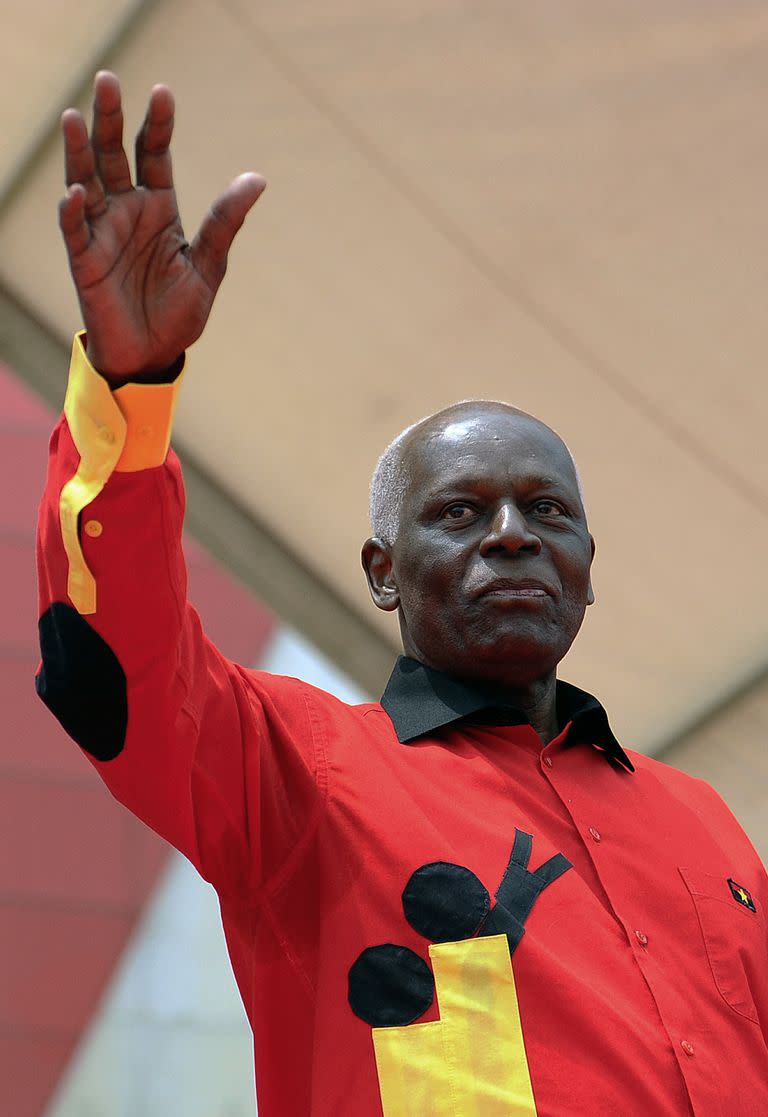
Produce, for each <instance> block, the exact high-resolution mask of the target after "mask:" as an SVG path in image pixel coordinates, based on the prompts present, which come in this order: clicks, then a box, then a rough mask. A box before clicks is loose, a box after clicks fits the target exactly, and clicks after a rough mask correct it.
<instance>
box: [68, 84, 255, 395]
mask: <svg viewBox="0 0 768 1117" xmlns="http://www.w3.org/2000/svg"><path fill="white" fill-rule="evenodd" d="M173 113H174V102H173V95H172V93H171V91H170V89H168V87H167V86H163V85H156V86H155V87H154V88H153V90H152V94H151V96H150V100H149V106H148V108H147V115H146V117H145V119H144V123H143V125H142V127H141V129H140V131H139V134H138V136H137V137H136V183H135V185H134V183H133V182H132V180H131V170H130V167H129V164H128V159H127V157H126V154H125V150H124V148H123V111H122V103H121V95H120V84H119V82H118V80H117V78H116V77H115V75H114V74H112V73H109V72H108V71H102V72H100V73H99V74H97V75H96V80H95V82H94V100H93V127H92V130H91V135H90V137H89V136H88V131H87V128H86V125H85V122H84V120H83V118H82V116H81V114H80V113H79V112H78V111H77V110H76V109H67V110H66V112H65V113H64V114H63V116H62V121H61V123H62V131H63V133H64V149H65V165H66V180H67V193H66V195H65V196H64V198H63V199H62V202H61V205H60V207H59V223H60V226H61V231H62V235H63V237H64V242H65V244H66V247H67V252H68V255H69V264H70V268H71V271H72V277H73V279H74V281H75V287H76V289H77V295H78V299H79V300H80V307H81V310H82V314H83V321H84V324H85V327H86V330H87V331H88V355H89V357H90V359H91V361H92V363H93V365H94V367H95V368H97V369H98V370H99V372H101V373H102V375H104V376H105V377H107V379H109V380H111V381H113V382H117V383H119V382H121V381H124V380H126V379H128V378H129V377H131V378H138V377H140V376H141V375H142V374H146V375H149V374H152V373H155V372H158V371H161V370H163V369H166V368H168V367H169V366H171V365H172V364H173V363H174V361H175V360H176V359H177V358H178V357H179V355H180V354H181V353H182V352H183V351H184V350H185V349H187V348H188V347H189V346H190V345H191V344H192V342H194V341H196V340H197V338H198V337H199V336H200V334H201V333H202V331H203V328H204V326H205V323H206V321H207V320H208V315H209V314H210V311H211V307H212V305H213V300H214V298H215V296H216V292H217V290H218V288H219V284H220V283H221V281H222V279H223V278H224V273H225V271H226V268H227V254H228V252H229V248H230V246H231V244H232V241H233V239H234V237H235V234H236V233H237V231H238V229H239V228H240V226H241V225H242V223H243V221H244V220H245V217H246V214H247V213H248V211H249V210H250V208H251V206H252V205H253V204H254V202H255V201H256V200H257V198H258V197H259V195H260V194H261V192H262V191H263V189H264V187H265V185H266V183H265V181H264V179H263V178H262V177H261V176H260V175H257V174H252V173H248V174H243V175H240V176H239V177H238V178H236V179H235V180H234V181H233V182H232V183H230V185H229V186H228V187H227V189H226V190H225V191H224V192H223V193H222V194H220V195H219V197H218V198H217V199H216V201H215V202H214V203H213V205H212V206H211V208H210V210H209V211H208V213H207V215H206V217H205V219H204V220H203V223H202V225H201V226H200V230H199V232H198V234H197V236H196V237H195V239H194V241H193V242H192V244H191V245H189V244H188V243H187V241H186V240H185V237H184V231H183V229H182V227H181V221H180V219H179V212H178V207H177V204H176V194H175V192H174V189H173V175H172V171H171V155H170V142H171V135H172V133H173Z"/></svg>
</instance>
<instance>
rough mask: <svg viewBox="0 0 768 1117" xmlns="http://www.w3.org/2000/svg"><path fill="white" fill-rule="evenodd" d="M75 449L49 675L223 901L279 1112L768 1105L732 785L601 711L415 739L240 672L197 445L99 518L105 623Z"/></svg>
mask: <svg viewBox="0 0 768 1117" xmlns="http://www.w3.org/2000/svg"><path fill="white" fill-rule="evenodd" d="M81 441H82V440H81ZM83 449H84V447H83V445H82V444H81V450H83ZM51 450H52V456H51V462H50V469H49V475H48V482H47V488H46V492H45V496H44V499H43V503H42V508H41V518H40V539H39V571H40V594H41V601H40V605H41V644H42V650H43V667H42V670H41V673H40V676H39V678H38V689H39V691H40V694H41V697H42V698H43V700H44V701H45V702H46V703H47V704H48V705H49V706H50V707H51V709H52V710H53V711H54V713H56V714H57V716H58V717H59V718H60V720H62V722H63V724H64V725H65V727H66V728H67V729H68V731H69V732H70V733H71V735H72V736H74V737H75V739H76V740H78V741H79V743H80V744H81V745H82V746H83V747H84V748H85V749H86V750H87V752H88V754H89V756H90V758H91V759H92V761H93V763H94V764H95V766H96V768H97V769H98V771H99V774H100V775H101V776H102V778H103V779H104V781H105V783H106V784H107V786H108V787H109V789H110V791H111V792H112V793H113V795H114V796H115V797H116V798H117V799H119V800H120V801H121V802H122V803H124V804H125V805H126V806H127V807H128V808H129V809H130V810H132V811H133V812H134V813H135V814H137V815H138V816H139V817H141V818H142V819H144V820H145V821H146V822H147V823H148V824H149V825H150V826H151V827H153V829H155V830H156V831H157V832H158V833H159V834H162V835H163V836H164V837H165V838H167V839H168V841H170V842H171V843H172V844H173V845H174V846H176V848H177V849H179V850H181V851H182V853H184V854H185V855H186V856H187V857H189V858H190V859H191V860H192V862H193V863H194V864H195V865H196V866H197V868H198V869H199V871H200V872H201V873H202V875H203V876H204V877H205V878H206V879H207V880H209V881H211V883H212V884H213V885H214V886H215V888H216V889H217V892H218V894H219V897H220V901H221V910H222V918H223V922H224V928H225V932H226V936H227V942H228V946H229V950H230V954H231V958H232V962H233V966H234V971H235V975H236V978H237V982H238V985H239V988H240V992H241V994H242V997H243V1002H244V1004H245V1008H246V1012H247V1014H248V1018H249V1020H250V1021H251V1024H252V1026H253V1030H254V1037H255V1060H256V1080H257V1090H258V1100H259V1112H260V1114H262V1115H263V1117H307V1115H309V1114H311V1115H312V1117H380V1115H382V1114H383V1115H384V1117H406V1115H407V1117H411V1115H413V1117H417V1115H418V1117H447V1115H450V1117H465V1115H467V1117H469V1115H472V1117H474V1115H475V1114H477V1115H479V1114H481V1113H482V1114H483V1117H486V1115H490V1117H496V1115H498V1117H501V1115H510V1117H511V1115H522V1114H539V1115H540V1117H573V1115H574V1114H579V1115H581V1114H584V1115H589V1117H602V1115H605V1117H609V1115H610V1117H616V1115H619V1114H620V1115H622V1117H635V1115H636V1117H650V1115H653V1117H680V1115H681V1114H689V1113H693V1114H695V1115H696V1117H716V1115H720V1114H722V1115H724V1117H725V1115H728V1117H732V1115H733V1114H738V1115H740V1117H749V1115H754V1117H759V1115H763V1117H764V1115H765V1114H768V1049H767V1044H766V1037H767V1036H768V965H767V964H766V963H767V961H768V946H767V939H768V936H767V934H766V905H768V881H766V874H765V870H764V869H763V866H762V865H761V863H760V861H759V859H758V857H757V855H756V853H755V851H754V849H753V848H752V846H751V844H750V842H749V840H748V839H747V837H746V836H745V834H744V833H743V831H742V829H741V828H740V826H739V825H738V823H737V822H736V821H735V819H734V818H733V816H732V815H731V813H730V812H729V811H728V809H727V807H726V806H725V805H724V803H723V802H722V801H721V799H720V798H719V797H718V796H717V794H716V793H715V792H714V791H713V790H712V789H711V788H710V787H709V786H708V785H706V784H705V783H703V782H701V781H699V780H696V779H692V778H691V777H689V776H687V775H683V774H682V773H680V772H678V771H675V770H674V769H672V768H670V767H667V766H665V765H663V764H660V763H658V762H657V761H654V760H652V759H649V758H647V757H645V756H643V755H641V754H638V753H634V752H630V753H628V754H625V753H624V752H623V751H622V750H621V749H620V748H619V746H618V745H616V747H615V748H614V747H613V745H612V744H611V740H612V737H611V735H610V731H609V730H608V731H607V732H606V730H605V728H604V727H603V728H601V726H600V724H599V719H598V721H597V722H596V721H595V720H594V716H593V715H594V706H591V707H590V709H591V710H592V714H590V716H589V718H587V719H586V720H585V718H584V717H583V716H582V717H581V718H580V717H579V716H574V717H573V718H572V720H571V721H570V722H569V723H568V724H567V725H566V726H565V727H564V728H563V730H562V732H561V733H560V735H559V736H558V737H557V738H556V739H555V740H554V741H552V742H551V743H550V744H548V745H547V746H546V747H544V748H542V746H541V741H540V739H539V738H538V737H537V735H536V733H535V732H534V731H533V729H532V728H531V727H530V726H529V725H527V724H507V725H492V724H482V720H481V722H480V723H477V722H476V723H473V722H472V721H471V720H469V721H468V720H467V719H466V718H463V719H462V720H458V721H454V722H452V723H449V724H445V725H443V726H442V728H436V729H433V730H432V731H431V732H426V733H424V734H423V735H420V736H418V737H416V739H413V740H412V741H411V743H410V744H407V745H406V744H403V743H401V741H400V740H399V739H398V736H397V733H396V730H395V727H394V725H393V722H392V720H391V718H390V716H389V715H388V714H387V712H386V711H385V710H384V708H383V707H382V706H381V705H380V704H379V703H370V704H365V705H361V706H348V705H345V704H344V703H342V702H340V701H338V700H337V699H335V698H333V697H332V696H330V695H328V694H325V693H324V692H322V691H319V690H317V689H315V688H313V687H311V686H309V685H307V684H305V683H302V682H300V681H298V680H295V679H288V678H281V677H275V676H269V675H266V674H264V673H261V672H257V671H249V670H245V669H244V668H242V667H239V666H237V665H235V664H233V663H230V662H228V661H227V660H225V659H224V658H223V657H222V656H221V655H220V654H219V653H218V651H217V650H216V648H215V647H213V646H212V645H211V644H210V643H209V642H208V641H207V639H206V637H205V635H204V634H203V632H202V631H201V628H200V624H199V621H198V618H197V615H196V613H195V611H194V609H193V608H192V607H191V606H190V605H189V604H188V603H187V602H186V595H185V586H186V580H185V569H184V562H183V556H182V551H181V543H180V539H181V528H182V519H183V488H182V481H181V475H180V470H179V466H178V462H177V460H176V459H175V457H174V455H173V454H172V453H170V454H169V455H168V458H167V460H166V461H165V464H163V465H159V466H157V467H156V468H149V469H137V470H135V471H133V472H127V473H125V472H116V473H114V474H112V475H111V476H110V477H109V479H108V481H107V483H106V485H105V487H104V488H103V490H102V491H101V492H99V493H98V495H96V496H95V498H94V499H93V500H92V501H91V503H90V504H89V505H88V507H87V510H86V512H85V513H84V514H83V516H82V517H81V523H82V525H83V526H82V529H81V531H80V545H81V547H82V557H83V560H84V562H85V564H86V566H87V568H88V570H89V572H90V574H91V575H92V576H93V580H94V585H95V591H96V598H95V605H94V609H95V611H91V612H88V613H86V615H82V614H81V613H80V612H78V611H77V610H76V609H75V608H74V607H73V605H72V603H71V599H70V598H69V597H68V590H67V579H68V575H71V573H72V571H71V569H70V567H71V565H72V550H71V547H70V551H69V557H68V555H67V552H66V551H65V547H64V543H63V540H62V527H61V524H62V520H61V518H60V512H61V509H60V495H61V492H62V488H63V486H64V485H65V483H66V482H67V481H69V480H70V479H71V478H72V476H73V475H74V474H75V472H76V471H77V469H78V465H79V464H80V465H82V462H81V458H80V455H79V454H78V452H77V450H76V449H75V446H74V444H73V441H72V437H71V435H70V432H69V429H68V427H67V424H66V422H63V423H62V424H61V425H60V427H59V428H58V429H57V431H56V433H55V434H54V437H53V440H52V444H51ZM425 678H426V676H424V677H421V679H420V685H426V684H424V679H425ZM428 681H429V680H428V679H427V682H428ZM406 691H407V687H406ZM398 694H399V697H400V699H401V700H403V701H405V705H406V707H408V696H407V693H406V694H405V698H404V699H403V694H402V693H401V692H396V695H395V697H396V699H397V697H398ZM582 697H584V698H587V697H588V696H582ZM440 701H441V699H440V698H439V696H438V697H437V702H438V705H439V703H440ZM395 704H397V703H395ZM443 704H444V705H445V703H443ZM577 704H578V703H577ZM448 705H450V703H448ZM408 708H409V709H410V711H411V713H413V710H414V706H413V704H411V706H410V707H408ZM598 709H599V708H598ZM417 716H418V715H417ZM395 717H396V718H397V714H396V713H395ZM481 719H482V715H481ZM432 720H433V721H434V719H432ZM438 720H439V719H438ZM507 720H511V721H514V720H515V718H514V717H511V718H508V719H507ZM579 721H581V723H582V725H581V732H579V731H578V729H579ZM606 724H607V723H606ZM585 725H586V726H591V728H592V730H593V739H592V740H590V739H588V738H587V739H584V736H585V734H584V731H583V730H584V726H585ZM403 735H407V734H405V733H401V736H403ZM617 750H618V751H617ZM627 757H629V758H630V761H631V763H630V764H629V766H628V765H627V763H625V761H627ZM632 766H634V771H633V770H631V767H632ZM542 866H544V868H542ZM539 870H541V871H539ZM446 939H447V941H446ZM438 940H439V941H438ZM435 986H436V988H435ZM382 1099H383V1100H382Z"/></svg>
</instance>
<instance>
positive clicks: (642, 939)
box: [635, 931, 648, 946]
mask: <svg viewBox="0 0 768 1117" xmlns="http://www.w3.org/2000/svg"><path fill="white" fill-rule="evenodd" d="M635 937H636V939H637V941H638V942H639V943H640V945H641V946H647V945H648V936H647V935H645V934H643V932H642V931H635Z"/></svg>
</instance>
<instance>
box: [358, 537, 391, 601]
mask: <svg viewBox="0 0 768 1117" xmlns="http://www.w3.org/2000/svg"><path fill="white" fill-rule="evenodd" d="M360 558H361V559H362V563H363V570H364V571H365V576H366V578H367V579H368V589H369V590H370V593H371V597H372V598H373V603H374V605H375V606H376V607H377V608H378V609H383V610H384V611H385V612H387V613H391V612H392V611H393V610H395V609H397V607H398V605H399V604H400V592H399V590H398V588H397V585H396V583H395V577H394V573H393V571H392V555H391V554H390V549H389V547H388V546H387V544H386V543H384V542H383V541H382V540H381V539H378V538H376V536H374V537H373V538H372V539H366V541H365V543H363V549H362V551H361V553H360Z"/></svg>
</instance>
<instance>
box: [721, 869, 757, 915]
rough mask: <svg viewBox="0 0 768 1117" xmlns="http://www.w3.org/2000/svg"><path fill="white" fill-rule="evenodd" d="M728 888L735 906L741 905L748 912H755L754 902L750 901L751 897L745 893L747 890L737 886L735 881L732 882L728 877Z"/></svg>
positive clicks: (739, 885)
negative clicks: (747, 909)
mask: <svg viewBox="0 0 768 1117" xmlns="http://www.w3.org/2000/svg"><path fill="white" fill-rule="evenodd" d="M728 887H729V888H730V890H731V895H732V896H733V898H734V900H735V901H736V903H737V904H741V906H742V907H744V908H749V910H750V911H757V908H756V907H755V901H754V900H753V899H752V896H751V895H750V893H749V892H748V891H747V889H746V888H744V887H743V885H741V884H737V883H736V881H735V880H733V879H732V878H731V877H728Z"/></svg>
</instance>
